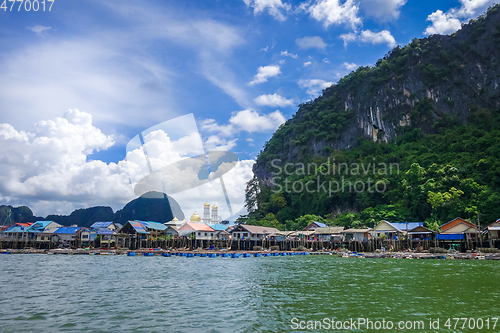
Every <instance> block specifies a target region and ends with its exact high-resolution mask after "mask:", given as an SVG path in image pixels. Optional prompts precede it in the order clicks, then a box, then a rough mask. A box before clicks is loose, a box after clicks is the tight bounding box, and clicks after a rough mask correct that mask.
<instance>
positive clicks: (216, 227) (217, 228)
mask: <svg viewBox="0 0 500 333" xmlns="http://www.w3.org/2000/svg"><path fill="white" fill-rule="evenodd" d="M209 226H210V227H212V229H214V230H215V231H221V230H226V229H227V227H228V226H227V225H225V224H209Z"/></svg>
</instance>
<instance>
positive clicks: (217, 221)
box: [212, 205, 220, 224]
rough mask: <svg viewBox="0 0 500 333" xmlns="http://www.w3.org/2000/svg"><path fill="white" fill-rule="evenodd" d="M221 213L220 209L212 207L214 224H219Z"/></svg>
mask: <svg viewBox="0 0 500 333" xmlns="http://www.w3.org/2000/svg"><path fill="white" fill-rule="evenodd" d="M219 222H220V221H219V213H218V207H217V206H216V205H213V206H212V224H217V223H219Z"/></svg>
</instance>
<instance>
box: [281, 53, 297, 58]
mask: <svg viewBox="0 0 500 333" xmlns="http://www.w3.org/2000/svg"><path fill="white" fill-rule="evenodd" d="M281 55H282V56H284V57H291V58H293V59H297V57H298V55H296V54H293V53H288V51H282V52H281Z"/></svg>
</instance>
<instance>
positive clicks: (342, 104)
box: [253, 5, 500, 183]
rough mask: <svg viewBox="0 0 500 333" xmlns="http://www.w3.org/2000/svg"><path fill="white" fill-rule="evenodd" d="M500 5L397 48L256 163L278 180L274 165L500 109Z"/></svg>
mask: <svg viewBox="0 0 500 333" xmlns="http://www.w3.org/2000/svg"><path fill="white" fill-rule="evenodd" d="M499 84H500V6H499V5H497V6H495V7H492V8H490V9H489V10H488V12H487V14H485V15H482V16H480V17H479V18H478V19H477V20H471V21H470V22H469V24H467V25H464V26H463V27H462V29H460V30H459V31H457V32H456V33H454V34H452V35H448V36H442V35H432V36H429V37H427V38H422V39H414V40H413V41H412V42H411V43H410V44H408V45H406V46H404V47H402V48H401V47H399V46H398V47H396V48H395V49H393V50H392V51H391V52H390V53H389V54H388V55H386V56H385V57H384V58H383V59H379V60H378V61H377V64H376V66H375V67H370V66H367V67H359V68H358V69H357V70H356V71H354V72H352V73H350V74H349V75H347V76H346V77H344V78H342V79H341V80H339V82H338V83H337V84H336V85H333V86H331V87H329V88H327V89H325V90H324V91H323V94H322V95H321V96H319V97H318V98H316V99H315V100H314V101H311V102H308V103H306V104H302V105H300V106H299V110H298V111H297V113H296V114H295V115H294V116H293V117H292V119H290V120H288V121H287V122H286V123H285V124H283V125H282V126H281V127H280V128H279V129H278V130H277V131H276V133H274V135H273V137H272V138H271V140H270V141H269V142H267V143H266V145H265V148H264V150H263V151H261V153H260V155H259V157H258V158H257V163H256V164H255V165H254V169H253V171H254V174H255V175H256V176H257V177H258V178H259V179H261V180H262V181H264V182H265V183H269V182H270V178H271V174H270V170H269V169H270V161H272V160H273V159H280V160H281V161H282V163H283V162H284V161H299V160H303V159H304V158H305V157H307V156H309V157H315V156H328V155H330V153H331V152H332V151H333V150H343V149H350V148H352V147H354V146H356V145H357V144H358V139H359V138H360V137H362V138H365V139H368V140H373V141H376V142H390V141H393V140H395V139H396V138H397V137H398V136H399V135H401V134H403V133H405V132H408V131H410V130H414V129H416V128H419V129H421V130H422V132H423V134H430V133H434V132H435V131H436V130H437V129H438V128H439V127H440V126H446V125H448V126H449V125H450V123H455V124H466V123H467V121H468V119H469V116H470V114H471V112H473V111H476V110H478V109H481V108H485V109H494V108H498V107H499V106H500V87H499Z"/></svg>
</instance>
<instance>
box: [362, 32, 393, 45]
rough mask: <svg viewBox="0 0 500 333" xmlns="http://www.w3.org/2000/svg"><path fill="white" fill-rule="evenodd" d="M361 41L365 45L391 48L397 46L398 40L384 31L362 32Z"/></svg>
mask: <svg viewBox="0 0 500 333" xmlns="http://www.w3.org/2000/svg"><path fill="white" fill-rule="evenodd" d="M359 40H360V41H361V42H363V43H371V44H387V46H389V47H394V46H396V40H395V39H394V37H392V35H391V33H390V32H389V31H388V30H382V31H380V32H372V31H370V30H363V31H361V36H360V37H359Z"/></svg>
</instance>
